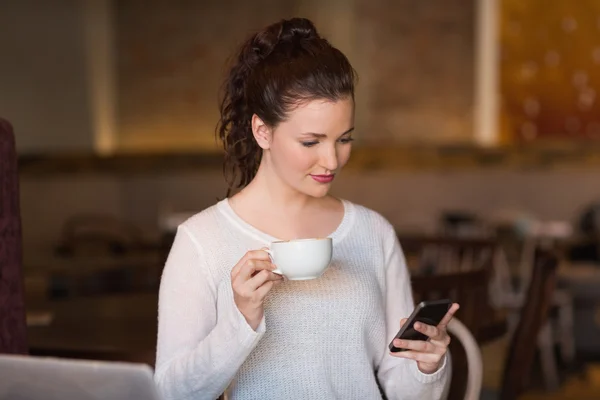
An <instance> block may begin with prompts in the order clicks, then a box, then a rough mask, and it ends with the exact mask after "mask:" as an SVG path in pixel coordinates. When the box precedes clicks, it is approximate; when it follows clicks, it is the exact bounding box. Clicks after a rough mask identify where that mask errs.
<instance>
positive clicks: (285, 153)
mask: <svg viewBox="0 0 600 400" xmlns="http://www.w3.org/2000/svg"><path fill="white" fill-rule="evenodd" d="M273 156H274V157H276V163H277V166H278V168H280V170H282V171H283V170H285V171H288V173H291V174H294V173H305V172H306V171H308V170H310V169H311V168H312V167H313V166H314V165H315V163H316V162H317V160H318V155H317V154H316V152H315V151H314V150H312V149H311V148H306V147H303V146H301V145H297V144H296V143H290V144H287V145H286V146H281V147H278V148H276V149H274V151H273Z"/></svg>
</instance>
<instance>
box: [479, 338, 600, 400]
mask: <svg viewBox="0 0 600 400" xmlns="http://www.w3.org/2000/svg"><path fill="white" fill-rule="evenodd" d="M507 346H508V339H507V338H502V339H500V340H498V341H496V342H494V343H491V344H489V345H485V346H483V347H482V349H481V352H482V357H483V365H484V368H483V385H484V387H486V388H487V390H488V391H491V392H497V390H498V388H499V386H500V380H501V376H502V372H503V367H504V363H503V361H502V360H503V358H504V355H505V352H506V350H507V349H506V347H507ZM541 386H542V384H541V382H539V383H538V384H537V385H536V387H541ZM542 399H544V400H546V399H548V400H562V399H574V400H592V399H594V400H600V363H591V364H586V365H585V366H584V367H582V369H581V370H580V371H578V372H573V373H569V374H567V376H566V377H565V378H564V382H563V384H562V385H561V387H560V388H559V390H557V391H556V392H552V393H551V392H546V391H544V390H543V389H541V388H540V389H534V390H530V391H528V392H527V393H526V394H525V395H523V396H521V397H520V398H519V400H542Z"/></svg>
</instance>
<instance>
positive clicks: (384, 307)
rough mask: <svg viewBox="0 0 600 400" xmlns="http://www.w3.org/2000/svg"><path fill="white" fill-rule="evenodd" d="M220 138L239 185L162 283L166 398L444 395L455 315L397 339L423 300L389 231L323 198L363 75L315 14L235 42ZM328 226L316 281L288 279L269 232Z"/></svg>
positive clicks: (182, 242)
mask: <svg viewBox="0 0 600 400" xmlns="http://www.w3.org/2000/svg"><path fill="white" fill-rule="evenodd" d="M236 61H237V62H236V63H235V65H233V67H232V69H231V71H230V73H229V77H228V78H227V81H226V86H225V94H224V99H223V102H222V104H221V121H220V125H219V129H218V135H219V137H220V139H221V140H222V141H223V144H224V147H225V151H226V167H227V168H228V172H229V174H228V177H229V183H230V189H231V188H232V187H235V184H236V183H237V187H238V188H241V190H240V191H239V192H238V193H236V194H235V195H234V196H232V197H229V198H227V199H225V200H223V201H220V202H219V203H217V204H216V205H214V206H212V207H210V208H208V209H206V210H204V211H203V212H201V213H199V214H197V215H195V216H194V217H192V218H190V219H189V220H187V221H186V222H185V223H183V224H182V225H181V226H179V229H178V231H177V235H176V238H175V241H174V244H173V248H172V249H171V253H170V255H169V258H168V260H167V263H166V266H165V269H164V273H163V276H162V281H161V288H160V300H159V326H158V327H159V330H158V345H157V347H158V349H157V361H156V374H155V380H156V382H157V385H158V387H159V388H160V391H161V392H162V394H163V395H164V397H165V398H167V399H215V398H216V397H218V396H219V395H220V394H221V393H223V392H225V391H226V392H227V394H228V396H229V398H231V399H315V398H319V399H321V398H322V399H334V398H336V399H381V393H380V391H379V386H381V388H382V390H383V391H384V392H385V395H386V397H387V398H390V399H409V398H410V399H436V398H440V397H442V396H443V394H444V391H445V388H446V386H447V380H448V376H449V369H450V368H449V363H448V362H447V361H446V353H447V347H448V343H449V338H448V335H447V333H446V330H445V325H446V324H447V323H448V322H449V320H450V319H451V317H452V314H453V313H454V312H455V311H456V309H457V308H458V306H457V305H453V307H452V308H451V310H450V311H449V313H448V315H447V316H446V318H445V320H444V321H443V322H442V323H441V324H440V325H439V326H438V327H433V326H427V325H421V326H420V327H419V328H418V330H420V331H421V332H423V333H425V334H427V335H428V336H429V337H430V341H428V342H411V341H408V342H404V343H398V342H396V343H395V345H396V346H397V347H405V348H408V349H409V351H406V352H402V353H397V354H391V353H390V352H389V351H388V350H387V346H388V343H389V341H390V340H391V339H392V338H393V337H394V335H395V334H396V333H397V331H398V329H399V327H400V325H401V318H403V317H406V316H407V315H409V314H410V313H411V311H412V310H413V299H412V294H411V289H410V280H409V276H408V272H407V269H406V266H405V262H404V257H403V255H402V251H401V249H400V246H399V244H398V241H397V239H396V235H395V233H394V229H393V227H392V226H391V225H390V224H389V223H388V222H387V221H386V220H385V219H384V218H383V217H382V216H380V215H379V214H377V213H375V212H374V211H371V210H368V209H366V208H364V207H361V206H358V205H355V204H352V203H350V202H348V201H345V200H339V199H337V198H334V197H332V196H330V195H328V192H329V189H330V186H331V183H332V181H333V180H334V178H335V177H336V175H337V174H338V173H339V172H340V170H341V169H342V167H343V166H344V165H345V164H346V162H347V161H348V158H349V157H350V148H351V142H352V133H353V129H354V82H355V72H354V70H353V69H352V67H351V65H350V63H349V62H348V60H347V58H346V57H345V56H344V55H343V54H342V53H341V52H340V51H339V50H337V49H336V48H334V47H332V46H331V45H330V44H329V43H328V42H327V41H326V40H325V39H323V38H321V37H320V36H319V35H318V33H317V32H316V30H315V27H314V26H313V24H312V23H311V22H310V21H309V20H306V19H300V18H294V19H291V20H284V21H281V22H279V23H276V24H274V25H271V26H269V27H267V28H266V29H264V30H263V31H261V32H258V33H257V34H256V35H254V36H252V37H251V38H250V39H249V40H248V41H247V42H246V43H245V44H244V45H243V46H242V48H241V50H240V52H239V54H238V57H237V60H236ZM317 237H331V238H332V239H333V246H334V256H333V259H332V262H331V265H330V267H329V268H328V269H327V271H326V272H325V274H324V275H323V276H321V277H320V278H318V279H314V280H309V281H288V280H285V281H284V280H283V278H282V277H281V276H280V275H277V274H275V273H273V272H272V271H273V270H274V269H275V268H276V266H275V265H273V264H272V263H271V261H270V259H269V256H268V254H267V253H266V252H265V251H263V250H262V249H264V248H265V247H266V246H268V244H269V243H270V242H273V241H276V240H289V239H296V238H317Z"/></svg>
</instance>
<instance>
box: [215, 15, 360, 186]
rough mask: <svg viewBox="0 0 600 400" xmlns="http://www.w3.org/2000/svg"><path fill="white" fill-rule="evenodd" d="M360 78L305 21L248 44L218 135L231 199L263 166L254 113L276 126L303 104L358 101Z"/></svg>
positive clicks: (230, 80)
mask: <svg viewBox="0 0 600 400" xmlns="http://www.w3.org/2000/svg"><path fill="white" fill-rule="evenodd" d="M355 80H356V72H355V71H354V69H353V68H352V66H351V65H350V62H349V61H348V59H347V58H346V56H345V55H344V54H343V53H342V52H341V51H339V50H338V49H337V48H335V47H333V46H332V45H331V44H330V43H329V42H328V41H327V40H326V39H324V38H323V37H321V36H320V35H319V33H318V32H317V29H316V28H315V26H314V24H313V23H312V22H311V21H310V20H308V19H306V18H292V19H289V20H282V21H279V22H277V23H275V24H272V25H270V26H268V27H266V28H265V29H263V30H261V31H259V32H257V33H256V34H254V35H252V36H251V37H250V38H249V39H248V40H246V41H245V42H244V43H243V44H242V46H241V47H240V49H239V51H238V52H237V54H236V56H235V58H234V59H233V65H232V66H231V68H230V70H229V73H228V75H227V78H226V79H225V82H224V85H223V89H222V93H221V101H220V113H221V118H220V120H219V124H218V126H217V132H216V133H217V138H218V139H219V140H220V141H222V144H223V148H224V150H225V160H224V164H223V172H224V173H225V179H226V180H227V183H228V186H229V190H228V192H227V196H229V193H230V191H231V190H232V189H233V188H243V187H245V186H246V185H247V184H248V183H250V181H251V180H252V179H253V178H254V176H255V175H256V171H257V170H258V166H259V164H260V160H261V157H262V149H261V148H260V147H259V146H258V144H257V143H256V140H255V139H254V137H253V134H252V126H251V120H252V115H253V114H256V115H257V116H259V117H260V119H261V120H262V121H264V123H265V124H267V125H269V126H271V127H276V126H277V125H278V124H279V123H280V122H282V121H284V120H285V119H286V117H287V114H288V113H289V112H290V111H291V110H292V109H293V108H294V107H295V106H297V105H299V104H302V103H303V102H307V101H312V100H317V99H325V100H331V101H336V100H339V99H342V98H344V97H347V96H351V97H352V98H353V97H354V85H355Z"/></svg>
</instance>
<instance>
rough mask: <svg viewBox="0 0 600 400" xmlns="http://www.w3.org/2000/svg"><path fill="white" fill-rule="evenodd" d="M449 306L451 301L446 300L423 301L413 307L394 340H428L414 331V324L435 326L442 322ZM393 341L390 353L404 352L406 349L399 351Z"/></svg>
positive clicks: (425, 336)
mask: <svg viewBox="0 0 600 400" xmlns="http://www.w3.org/2000/svg"><path fill="white" fill-rule="evenodd" d="M451 305H452V301H450V300H448V299H444V300H432V301H423V302H421V303H419V305H417V306H416V307H415V309H414V311H413V312H412V314H411V315H410V317H408V319H407V320H406V322H405V323H404V325H402V328H400V330H399V331H398V333H397V334H396V336H395V337H394V339H404V340H428V339H429V337H428V336H427V335H424V334H422V333H421V332H419V331H416V330H415V328H414V324H415V322H422V323H424V324H427V325H431V326H437V325H438V324H439V323H440V322H441V321H442V319H443V318H444V315H446V313H447V312H448V310H449V309H450V306H451ZM394 339H392V341H391V342H390V345H389V348H390V351H391V352H392V353H397V352H399V351H405V350H406V349H400V348H398V347H396V346H394Z"/></svg>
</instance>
